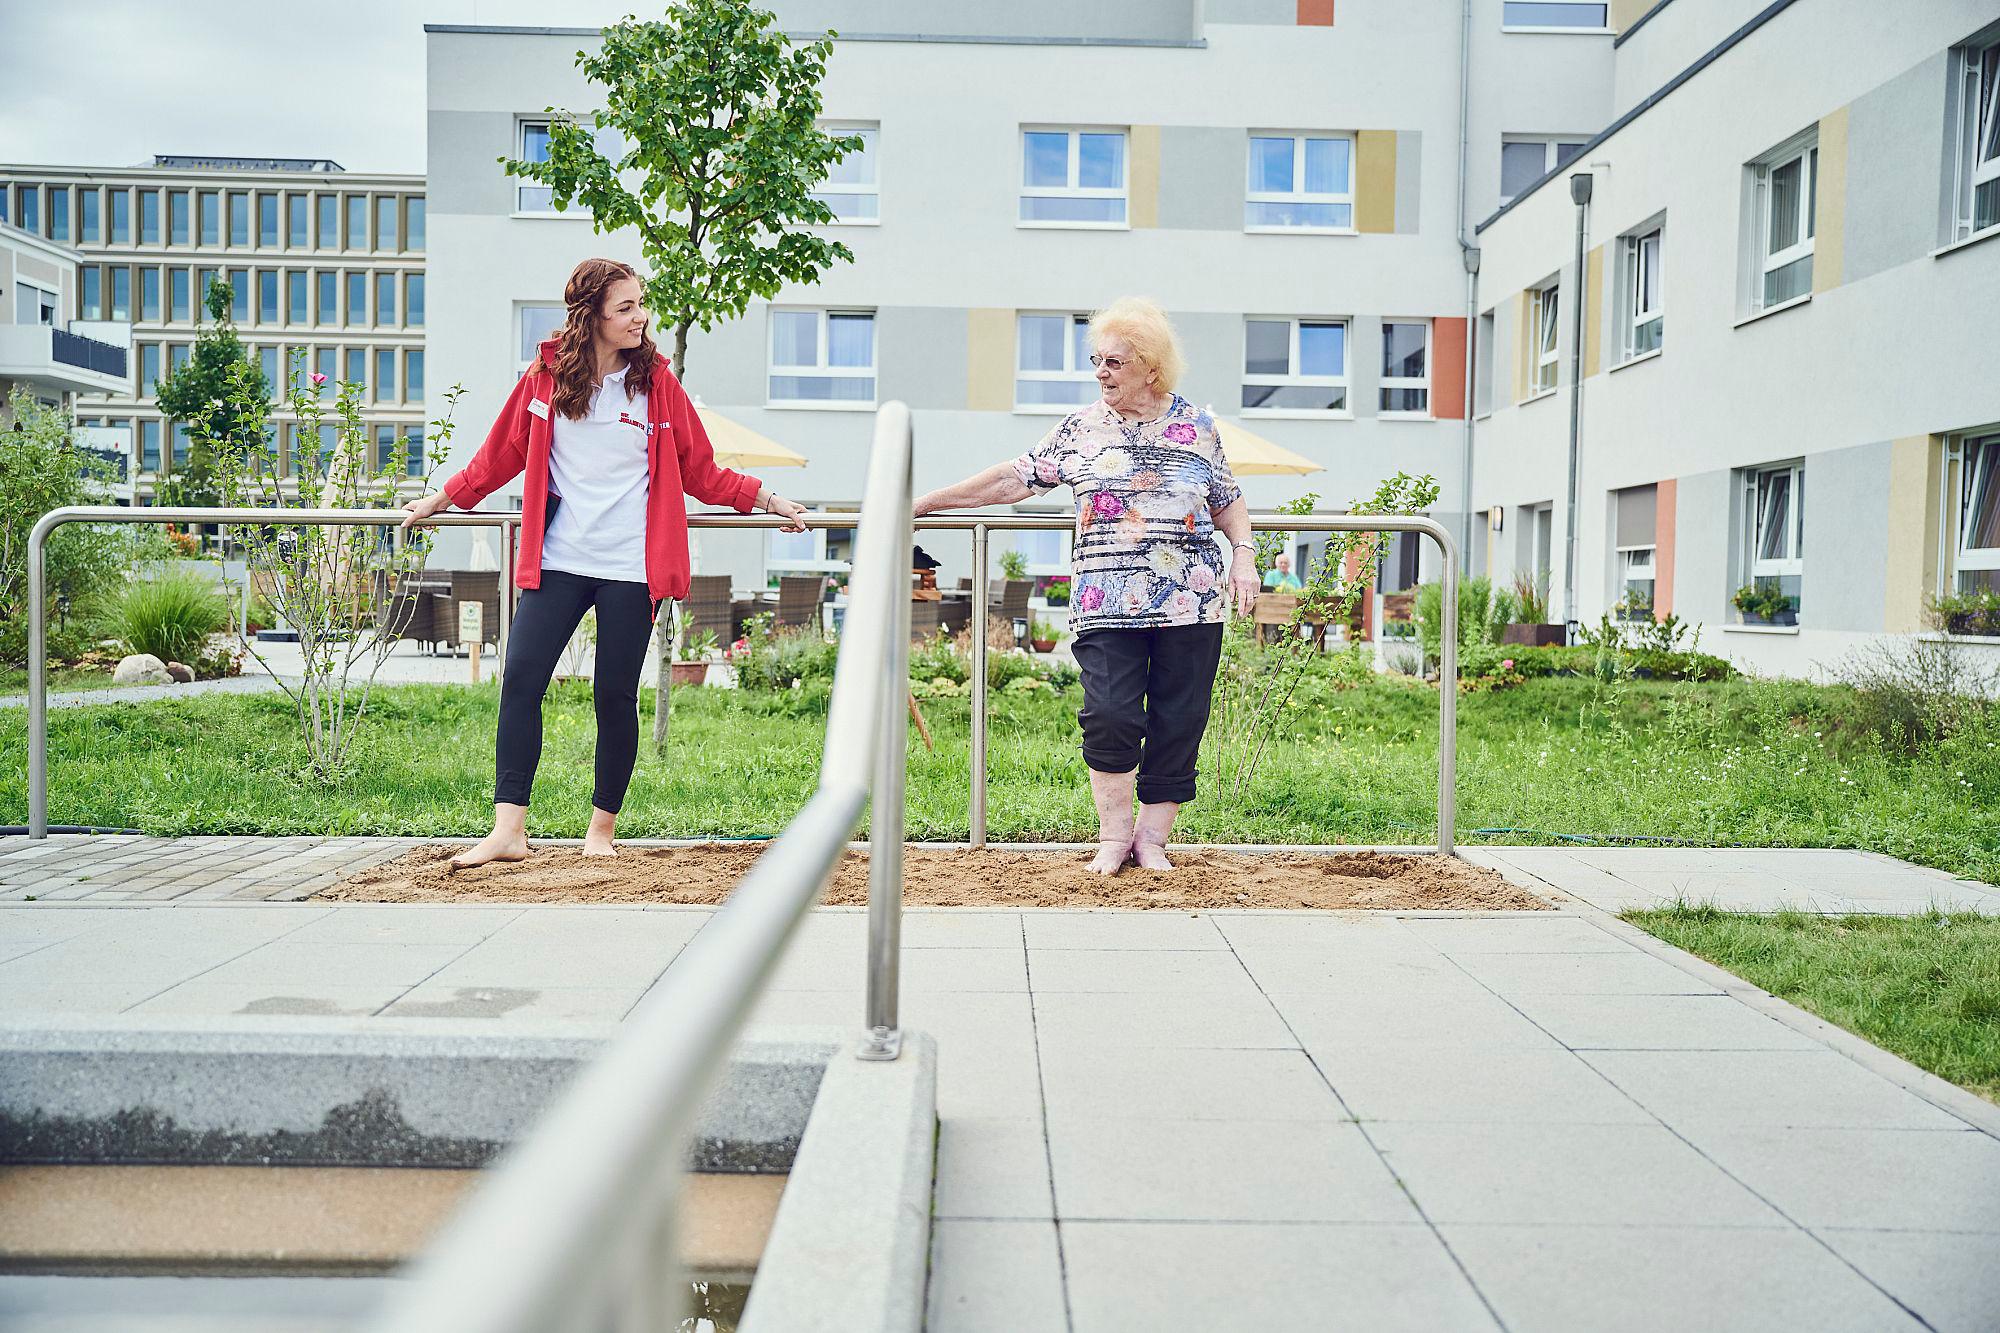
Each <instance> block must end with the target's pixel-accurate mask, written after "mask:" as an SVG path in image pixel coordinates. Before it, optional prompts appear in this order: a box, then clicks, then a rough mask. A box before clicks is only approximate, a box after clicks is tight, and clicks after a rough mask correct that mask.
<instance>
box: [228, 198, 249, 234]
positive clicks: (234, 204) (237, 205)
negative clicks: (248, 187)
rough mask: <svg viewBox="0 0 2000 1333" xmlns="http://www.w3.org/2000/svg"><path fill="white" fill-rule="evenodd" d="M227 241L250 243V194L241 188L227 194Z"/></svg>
mask: <svg viewBox="0 0 2000 1333" xmlns="http://www.w3.org/2000/svg"><path fill="white" fill-rule="evenodd" d="M229 243H230V244H231V245H249V244H250V196H249V195H247V194H244V193H243V192H242V191H241V190H234V191H231V192H230V195H229Z"/></svg>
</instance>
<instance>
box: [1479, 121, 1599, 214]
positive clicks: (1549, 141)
mask: <svg viewBox="0 0 2000 1333" xmlns="http://www.w3.org/2000/svg"><path fill="white" fill-rule="evenodd" d="M1590 139H1591V136H1590V135H1588V134H1578V135H1574V136H1571V135H1563V134H1502V135H1501V136H1500V164H1499V165H1500V190H1499V199H1500V207H1502V208H1505V207H1506V206H1507V205H1508V204H1511V203H1513V202H1514V201H1515V200H1516V199H1519V198H1520V197H1521V196H1522V195H1524V194H1526V193H1528V192H1529V191H1530V190H1532V189H1534V188H1535V186H1537V185H1539V184H1541V183H1542V182H1543V181H1545V180H1547V179H1548V178H1549V177H1550V176H1552V175H1554V174H1555V173H1556V172H1558V171H1561V170H1562V169H1563V168H1564V167H1566V166H1568V165H1569V164H1570V163H1572V162H1574V161H1576V160H1577V159H1578V158H1579V157H1582V156H1583V150H1584V147H1585V145H1587V144H1588V143H1589V142H1590ZM1572 143H1573V144H1575V145H1576V151H1575V152H1574V153H1571V154H1570V155H1569V156H1568V157H1564V156H1563V155H1562V149H1563V145H1564V144H1572ZM1509 144H1529V145H1533V146H1536V147H1539V148H1540V149H1541V150H1542V173H1541V175H1539V176H1537V177H1535V179H1534V180H1532V181H1529V182H1528V183H1527V184H1526V185H1524V186H1522V187H1521V188H1520V189H1519V190H1517V191H1516V192H1514V193H1513V194H1508V193H1507V146H1508V145H1509Z"/></svg>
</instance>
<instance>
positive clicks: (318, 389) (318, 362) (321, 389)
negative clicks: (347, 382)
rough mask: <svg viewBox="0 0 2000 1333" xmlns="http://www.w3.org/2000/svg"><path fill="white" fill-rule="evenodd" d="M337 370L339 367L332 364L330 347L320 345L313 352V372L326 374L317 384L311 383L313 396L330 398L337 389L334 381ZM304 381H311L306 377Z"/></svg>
mask: <svg viewBox="0 0 2000 1333" xmlns="http://www.w3.org/2000/svg"><path fill="white" fill-rule="evenodd" d="M339 370H340V367H339V366H336V365H335V364H334V354H333V349H332V348H331V347H322V348H320V349H319V350H317V351H315V352H314V353H313V372H314V373H315V374H318V375H324V376H326V378H325V379H323V380H321V381H320V382H319V383H318V384H317V385H313V389H312V393H313V396H314V397H315V398H331V397H332V396H333V395H334V394H335V393H336V392H338V391H339V385H338V384H337V383H336V381H337V380H338V378H339V375H338V372H339ZM306 383H307V384H312V381H311V380H310V379H308V380H307V381H306Z"/></svg>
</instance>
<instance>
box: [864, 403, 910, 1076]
mask: <svg viewBox="0 0 2000 1333" xmlns="http://www.w3.org/2000/svg"><path fill="white" fill-rule="evenodd" d="M907 423H908V416H907V414H905V415H903V416H902V417H901V418H900V419H898V418H896V417H891V418H890V421H889V429H891V430H898V431H900V432H901V433H905V434H907V432H908V430H909V426H908V424H907ZM875 447H876V448H877V449H880V448H881V447H882V441H881V432H880V431H878V432H877V437H876V446H875ZM901 453H902V457H903V463H902V467H901V469H900V470H899V475H898V477H897V482H898V485H897V494H896V500H895V504H896V510H895V515H894V522H895V531H896V554H897V556H898V558H900V559H904V560H907V558H908V555H909V551H910V540H911V529H910V523H911V517H910V502H911V499H912V496H911V485H910V478H911V462H910V459H911V453H912V451H911V450H908V449H904V450H902V451H901ZM857 554H858V552H857ZM899 568H900V567H899ZM892 596H893V597H894V598H895V602H894V605H893V609H892V611H891V613H890V615H889V616H888V635H889V642H888V644H887V645H886V651H884V653H883V654H882V715H881V724H882V734H881V735H880V737H878V738H877V740H876V742H875V772H874V781H873V783H872V784H871V786H872V788H873V793H872V801H871V804H870V806H869V814H868V1008H867V1025H868V1029H867V1031H866V1032H864V1033H863V1034H862V1038H861V1045H860V1048H859V1049H858V1050H857V1051H856V1054H857V1055H858V1056H859V1057H860V1058H861V1059H863V1060H893V1059H895V1058H896V1057H897V1056H898V1055H899V1054H901V1053H902V1049H903V1032H902V1026H901V1022H900V1020H899V1018H898V1013H897V1009H898V1005H899V1004H900V1003H901V992H902V977H901V966H902V950H903V816H904V813H905V810H904V806H905V802H906V799H907V798H906V796H905V794H904V771H905V769H906V767H907V765H908V759H909V748H910V724H909V723H908V722H907V721H905V720H904V708H905V706H906V700H907V698H908V696H909V691H910V577H909V572H908V571H907V570H902V571H901V577H899V578H898V579H897V580H896V583H895V589H894V592H893V593H892Z"/></svg>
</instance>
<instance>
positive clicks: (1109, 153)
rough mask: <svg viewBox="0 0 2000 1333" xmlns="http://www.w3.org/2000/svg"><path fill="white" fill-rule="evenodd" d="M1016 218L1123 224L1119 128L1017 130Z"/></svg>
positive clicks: (1122, 142) (1063, 224) (1037, 221)
mask: <svg viewBox="0 0 2000 1333" xmlns="http://www.w3.org/2000/svg"><path fill="white" fill-rule="evenodd" d="M1020 222H1021V224H1022V225H1026V226H1054V227H1123V226H1124V225H1125V131H1123V130H1023V131H1021V215H1020Z"/></svg>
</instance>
